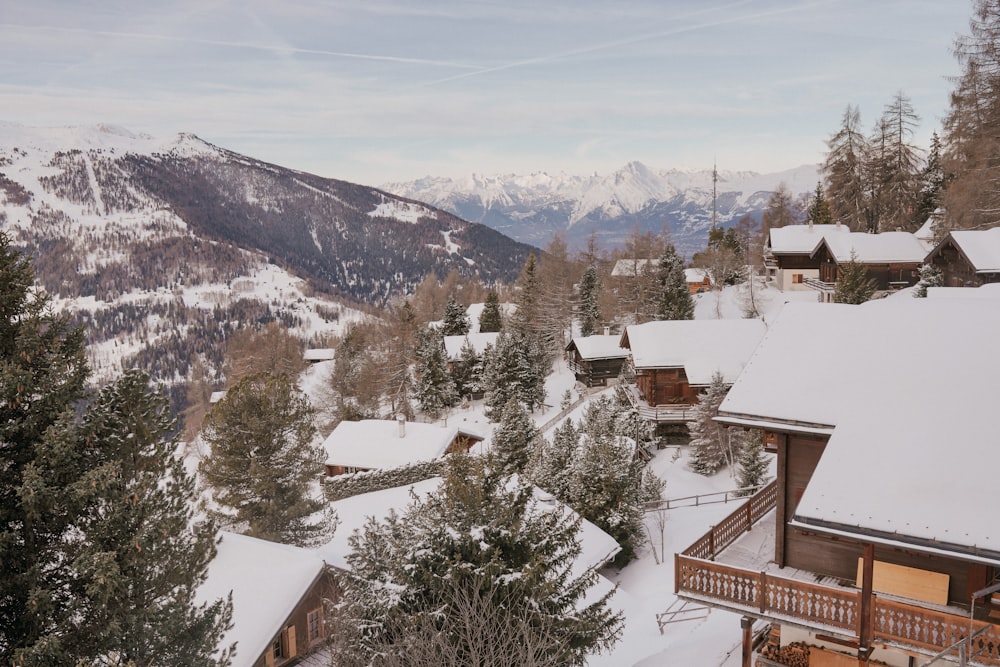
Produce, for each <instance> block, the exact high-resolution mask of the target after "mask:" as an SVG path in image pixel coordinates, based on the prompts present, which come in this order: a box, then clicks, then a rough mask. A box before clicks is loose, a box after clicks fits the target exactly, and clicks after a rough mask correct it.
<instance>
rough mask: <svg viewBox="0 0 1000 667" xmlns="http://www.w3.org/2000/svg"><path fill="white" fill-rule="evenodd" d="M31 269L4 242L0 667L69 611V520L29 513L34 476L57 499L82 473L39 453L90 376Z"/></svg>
mask: <svg viewBox="0 0 1000 667" xmlns="http://www.w3.org/2000/svg"><path fill="white" fill-rule="evenodd" d="M33 285H34V271H33V269H32V267H31V263H30V262H29V260H28V259H27V258H26V257H25V256H24V255H22V254H21V253H20V252H19V251H18V250H16V249H15V248H13V247H12V246H11V243H10V238H9V237H8V236H7V235H6V234H5V233H3V232H0V443H2V446H0V470H2V471H3V474H0V564H2V567H3V575H2V576H0V663H2V664H12V662H13V660H14V656H15V654H16V653H17V652H19V651H21V650H24V649H25V648H26V647H29V646H32V645H34V644H35V643H36V642H37V641H38V639H39V637H40V636H42V635H43V634H45V633H46V632H48V631H49V630H50V629H51V620H52V619H53V618H55V617H57V616H58V615H59V613H60V610H61V609H62V608H63V605H64V604H65V600H64V599H63V598H62V597H61V596H53V595H51V594H49V593H48V592H47V591H59V590H63V588H62V587H61V582H60V581H59V578H60V577H59V575H60V573H61V572H62V570H60V569H59V567H58V565H59V560H60V556H59V555H58V548H59V545H60V543H61V541H62V538H63V535H64V534H65V531H66V530H67V529H68V524H69V522H70V520H71V517H72V512H71V509H72V508H67V507H65V505H64V503H65V500H66V499H65V498H64V497H63V495H62V494H61V493H59V492H58V491H53V492H51V493H47V494H43V495H41V496H37V497H36V498H34V500H33V506H32V507H31V508H30V509H29V508H28V507H26V506H25V500H26V499H27V498H28V497H29V495H28V493H29V491H30V488H29V487H28V486H26V475H29V474H33V475H36V477H40V478H41V479H42V481H44V482H46V483H47V484H48V485H49V486H48V487H47V488H49V489H54V488H55V487H58V486H60V485H62V484H64V483H68V482H69V481H70V480H72V479H74V478H75V475H77V474H78V473H79V472H80V470H79V468H78V467H77V465H76V453H75V452H73V451H72V450H71V448H63V449H61V450H53V448H51V447H47V449H49V453H48V454H44V455H43V454H42V452H41V451H40V450H41V449H42V448H43V447H46V444H45V441H46V439H47V438H50V437H52V436H53V435H55V434H57V433H58V432H59V430H60V429H53V428H52V427H53V426H55V425H57V424H71V423H72V419H73V411H74V409H75V407H76V406H77V404H78V402H79V401H80V400H81V399H82V398H83V397H84V386H85V383H86V380H87V377H88V375H89V371H88V368H87V362H86V355H85V347H84V345H85V343H84V336H83V331H82V330H81V329H78V328H74V327H73V326H71V324H70V322H69V319H68V318H67V317H66V316H63V315H55V314H53V312H52V311H51V310H50V307H49V298H48V297H47V296H46V295H45V294H43V293H41V292H38V291H36V290H35V289H34V287H33Z"/></svg>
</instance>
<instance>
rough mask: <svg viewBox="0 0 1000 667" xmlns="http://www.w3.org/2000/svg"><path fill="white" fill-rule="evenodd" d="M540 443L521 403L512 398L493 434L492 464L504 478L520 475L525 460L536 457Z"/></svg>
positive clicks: (536, 429) (539, 437) (536, 432)
mask: <svg viewBox="0 0 1000 667" xmlns="http://www.w3.org/2000/svg"><path fill="white" fill-rule="evenodd" d="M541 444H542V435H541V432H540V431H539V430H538V427H537V426H535V424H534V423H533V422H532V421H531V417H530V416H528V411H527V410H525V409H524V406H523V405H522V404H521V401H519V400H518V399H517V398H516V397H511V399H510V400H509V401H508V402H507V405H506V406H505V407H504V410H503V415H502V416H501V418H500V423H499V424H498V425H497V427H496V429H495V430H494V432H493V448H492V449H491V450H490V453H491V460H492V465H493V466H494V467H495V469H496V470H497V471H499V472H500V473H502V474H505V475H513V474H518V473H523V472H524V470H525V468H526V467H527V465H528V461H529V460H530V459H531V458H533V457H536V456H537V450H538V449H539V447H541Z"/></svg>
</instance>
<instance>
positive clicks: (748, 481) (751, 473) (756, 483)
mask: <svg viewBox="0 0 1000 667" xmlns="http://www.w3.org/2000/svg"><path fill="white" fill-rule="evenodd" d="M769 465H770V462H769V461H768V458H767V456H766V455H765V454H764V432H763V431H761V430H760V429H751V430H750V431H749V433H748V434H747V435H746V437H745V439H744V444H743V448H742V449H741V450H740V455H739V457H738V458H737V459H736V466H737V468H738V471H739V472H738V474H737V477H736V485H737V486H738V487H739V488H740V489H746V490H745V491H740V493H739V495H743V496H746V495H751V494H753V493H755V491H754V490H753V489H755V488H758V487H760V486H763V485H764V484H766V483H767V481H768V476H767V471H768V466H769Z"/></svg>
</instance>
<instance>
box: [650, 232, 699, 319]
mask: <svg viewBox="0 0 1000 667" xmlns="http://www.w3.org/2000/svg"><path fill="white" fill-rule="evenodd" d="M657 275H658V285H659V287H658V290H659V293H658V297H657V304H656V306H657V307H656V316H657V317H658V318H659V319H661V320H690V319H694V299H692V298H691V292H690V291H689V290H688V285H687V277H686V276H685V274H684V260H683V259H682V258H681V256H680V255H679V254H677V250H676V249H675V248H674V246H672V245H668V246H667V249H666V250H665V251H664V253H663V256H662V257H661V258H660V263H659V271H658V274H657Z"/></svg>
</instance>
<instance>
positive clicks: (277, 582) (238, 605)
mask: <svg viewBox="0 0 1000 667" xmlns="http://www.w3.org/2000/svg"><path fill="white" fill-rule="evenodd" d="M230 593H232V596H233V597H232V600H233V626H232V627H231V628H230V629H229V630H228V631H227V632H226V633H225V634H224V635H223V637H222V639H221V640H220V641H219V647H220V648H225V647H228V646H229V645H230V644H232V643H234V642H235V643H236V653H235V655H234V656H233V660H232V663H231V664H232V667H281V666H282V665H293V664H295V663H297V662H299V660H301V659H302V658H303V657H305V656H307V655H310V654H311V653H313V652H315V651H317V650H321V649H322V648H323V646H324V644H325V641H326V627H325V626H324V600H329V599H333V598H335V597H336V586H335V582H334V579H333V576H332V574H331V572H330V570H329V569H328V568H327V566H326V563H325V562H324V561H323V559H322V558H320V557H319V556H317V555H316V554H315V553H314V552H312V551H309V550H306V549H302V548H299V547H294V546H289V545H285V544H277V543H275V542H268V541H266V540H260V539H257V538H255V537H249V536H246V535H237V534H234V533H223V534H222V538H221V540H220V542H219V545H218V548H217V552H216V555H215V558H214V559H213V560H212V562H211V563H210V564H209V567H208V574H207V577H206V579H205V581H204V583H202V585H201V586H200V587H199V589H198V592H197V594H196V601H197V602H198V603H199V604H200V603H206V602H208V603H210V602H213V601H215V600H217V599H219V598H225V597H226V596H228V595H229V594H230Z"/></svg>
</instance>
